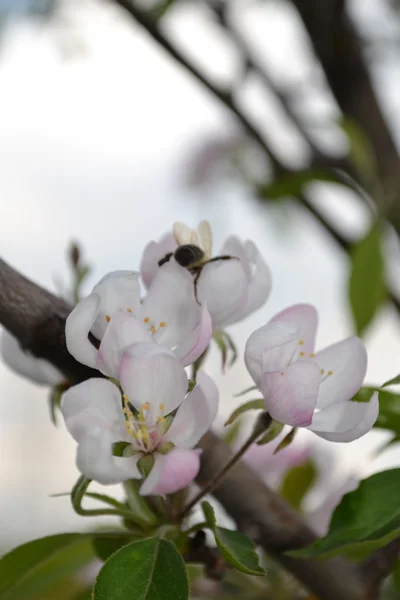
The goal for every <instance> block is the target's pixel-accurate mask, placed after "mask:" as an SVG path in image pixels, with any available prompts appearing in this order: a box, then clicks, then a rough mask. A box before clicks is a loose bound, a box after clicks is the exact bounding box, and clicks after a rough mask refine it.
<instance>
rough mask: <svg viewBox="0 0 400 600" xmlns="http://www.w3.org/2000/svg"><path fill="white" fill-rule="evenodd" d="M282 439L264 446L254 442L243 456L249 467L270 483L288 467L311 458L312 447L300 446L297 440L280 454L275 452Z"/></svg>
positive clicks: (279, 476) (295, 465)
mask: <svg viewBox="0 0 400 600" xmlns="http://www.w3.org/2000/svg"><path fill="white" fill-rule="evenodd" d="M282 439H283V438H282V436H281V437H280V438H279V439H278V440H277V442H273V443H270V444H264V445H263V446H258V445H257V444H253V445H252V446H250V448H249V449H248V450H247V452H246V453H245V455H244V456H243V460H244V461H245V462H246V463H247V464H248V465H249V467H251V468H252V469H253V470H254V471H255V472H256V473H259V474H260V475H261V476H262V477H263V479H264V480H265V481H267V482H268V483H272V482H276V480H277V479H280V478H281V476H282V475H283V474H284V473H285V472H286V471H287V470H288V469H292V468H293V467H297V466H299V465H302V464H304V463H305V462H306V461H307V460H308V459H309V458H310V449H309V448H306V447H304V446H299V444H298V443H296V441H295V442H294V443H293V444H290V446H287V447H286V448H284V449H283V450H281V451H280V452H278V454H274V451H275V449H276V448H277V446H278V444H279V442H280V441H282Z"/></svg>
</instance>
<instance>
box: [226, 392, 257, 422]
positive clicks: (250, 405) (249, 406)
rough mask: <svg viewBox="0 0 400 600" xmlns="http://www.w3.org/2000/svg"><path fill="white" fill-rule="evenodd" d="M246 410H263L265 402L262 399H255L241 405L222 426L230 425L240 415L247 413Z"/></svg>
mask: <svg viewBox="0 0 400 600" xmlns="http://www.w3.org/2000/svg"><path fill="white" fill-rule="evenodd" d="M248 410H265V400H264V399H263V398H256V399H255V400H249V401H248V402H245V403H244V404H241V405H240V406H239V407H238V408H237V409H236V410H234V411H233V413H232V414H231V416H230V417H229V419H228V420H227V421H226V422H225V424H224V426H225V427H226V426H227V425H232V423H233V422H234V421H236V419H237V418H238V417H240V415H242V414H243V413H245V412H247V411H248Z"/></svg>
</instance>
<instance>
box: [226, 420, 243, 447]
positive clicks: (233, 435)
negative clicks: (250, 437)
mask: <svg viewBox="0 0 400 600" xmlns="http://www.w3.org/2000/svg"><path fill="white" fill-rule="evenodd" d="M242 425H243V423H242V421H241V420H240V419H239V421H235V422H234V423H233V425H230V426H229V427H228V428H227V429H226V430H225V431H224V435H223V440H224V442H225V444H228V446H231V447H233V446H234V445H235V444H236V442H237V441H238V439H239V436H240V432H241V430H242Z"/></svg>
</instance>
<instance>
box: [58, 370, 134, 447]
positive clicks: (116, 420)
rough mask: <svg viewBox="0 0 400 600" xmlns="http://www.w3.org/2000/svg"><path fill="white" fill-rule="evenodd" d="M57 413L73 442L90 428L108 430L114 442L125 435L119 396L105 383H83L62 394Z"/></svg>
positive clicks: (113, 388) (99, 380) (114, 387)
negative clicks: (59, 408)
mask: <svg viewBox="0 0 400 600" xmlns="http://www.w3.org/2000/svg"><path fill="white" fill-rule="evenodd" d="M61 411H62V414H63V417H64V420H65V425H66V427H67V429H68V431H69V432H70V434H71V435H72V436H73V437H74V438H75V439H76V440H77V441H79V440H80V439H81V438H82V436H84V435H86V434H87V433H88V432H89V431H90V430H91V429H92V428H94V427H95V428H101V429H106V430H109V431H110V432H111V433H112V435H113V441H114V442H118V441H121V440H123V439H124V438H125V437H126V435H127V434H126V429H125V425H124V422H125V421H124V417H123V413H122V408H121V393H120V391H119V389H118V388H117V386H116V385H114V384H113V383H111V382H110V381H107V379H100V378H93V379H87V380H86V381H83V382H82V383H79V384H78V385H74V386H72V387H70V388H69V389H68V390H67V391H66V392H65V393H64V394H63V397H62V401H61Z"/></svg>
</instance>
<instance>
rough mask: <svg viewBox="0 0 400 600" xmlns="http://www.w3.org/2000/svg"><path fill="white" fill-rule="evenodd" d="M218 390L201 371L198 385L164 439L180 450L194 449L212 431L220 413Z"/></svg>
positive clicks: (179, 411)
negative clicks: (212, 425) (211, 427)
mask: <svg viewBox="0 0 400 600" xmlns="http://www.w3.org/2000/svg"><path fill="white" fill-rule="evenodd" d="M218 399H219V394H218V388H217V386H216V385H215V383H214V381H213V380H212V379H211V377H209V376H208V375H206V373H204V371H200V373H199V374H198V376H197V385H196V387H195V388H194V389H193V390H192V391H191V392H190V394H189V395H188V396H187V398H186V399H185V400H184V401H183V402H182V404H181V405H180V407H179V408H178V411H177V413H176V415H175V417H174V420H173V421H172V424H171V427H170V428H169V429H168V431H167V433H166V434H165V435H164V437H163V441H165V442H173V444H174V445H175V446H177V447H178V448H193V447H194V446H195V445H196V444H197V442H198V441H199V440H200V439H201V438H202V437H203V435H204V434H205V433H206V432H207V431H208V430H209V429H210V426H211V423H212V422H213V421H214V419H215V417H216V415H217V411H218Z"/></svg>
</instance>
